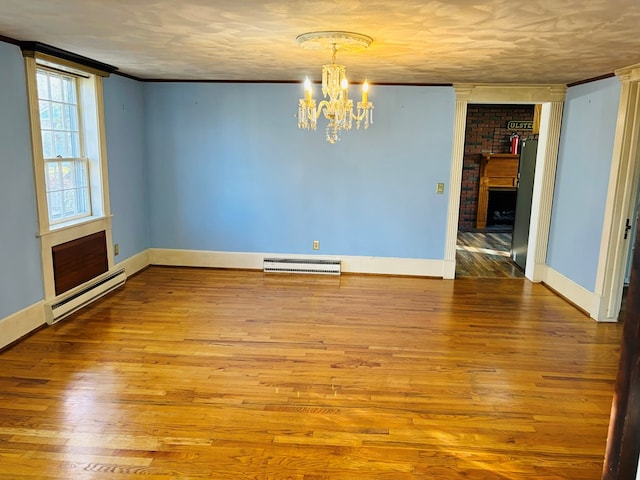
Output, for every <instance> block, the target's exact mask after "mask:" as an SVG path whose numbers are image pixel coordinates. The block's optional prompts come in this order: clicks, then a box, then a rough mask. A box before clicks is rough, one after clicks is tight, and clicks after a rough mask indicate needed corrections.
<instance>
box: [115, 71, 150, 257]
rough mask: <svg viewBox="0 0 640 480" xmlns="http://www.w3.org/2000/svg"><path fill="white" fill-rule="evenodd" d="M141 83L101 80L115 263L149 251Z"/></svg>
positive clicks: (119, 78) (120, 79) (121, 79)
mask: <svg viewBox="0 0 640 480" xmlns="http://www.w3.org/2000/svg"><path fill="white" fill-rule="evenodd" d="M143 107H144V84H142V83H140V82H137V81H135V80H130V79H128V78H124V77H121V76H119V75H112V76H110V77H109V78H106V79H105V80H104V109H105V130H106V136H107V157H108V159H109V186H110V190H111V212H112V213H113V232H112V234H113V242H114V243H117V244H118V245H119V247H120V254H119V255H118V256H116V257H115V261H116V263H118V262H120V261H122V260H126V259H127V258H129V257H131V256H132V255H135V254H137V253H140V252H142V251H144V250H146V249H147V248H149V228H148V211H149V205H148V202H147V199H148V196H147V173H146V162H145V150H144V108H143Z"/></svg>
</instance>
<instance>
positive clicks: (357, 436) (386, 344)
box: [0, 267, 622, 480]
mask: <svg viewBox="0 0 640 480" xmlns="http://www.w3.org/2000/svg"><path fill="white" fill-rule="evenodd" d="M621 332H622V326H621V325H619V324H597V323H595V322H594V321H593V320H591V319H589V318H587V317H586V316H584V315H583V314H581V313H580V312H578V311H577V310H576V309H574V308H573V307H572V306H571V305H569V304H568V303H566V302H565V301H563V300H562V299H560V298H559V297H557V296H555V295H554V294H553V293H551V292H550V291H549V290H548V289H546V288H545V287H543V286H542V285H538V284H532V283H530V282H528V281H525V280H508V281H507V280H504V279H486V278H485V279H459V280H455V281H449V280H439V279H423V278H422V279H421V278H405V277H384V276H357V275H343V276H342V277H328V276H310V275H284V274H263V273H261V272H250V271H225V270H210V269H188V268H162V267H151V268H149V269H147V270H145V271H144V272H142V273H140V274H138V275H137V276H135V277H133V278H131V279H129V280H128V281H127V284H126V285H125V287H124V288H123V289H120V290H118V291H116V292H115V293H113V294H111V295H109V296H108V297H106V298H104V299H103V300H101V301H99V302H98V303H96V304H94V305H92V306H90V307H88V308H86V309H85V310H83V311H81V312H79V313H77V314H75V315H74V316H72V317H70V318H68V319H66V320H63V321H62V322H60V323H58V324H56V325H54V326H51V327H47V328H44V329H42V330H40V331H38V332H36V333H35V334H33V335H31V336H30V337H28V338H26V339H25V340H23V341H22V342H20V343H18V344H16V345H15V346H13V347H12V348H10V349H7V350H5V351H4V352H2V353H0V479H3V480H8V479H11V480H25V479H63V480H64V479H74V480H78V479H92V480H106V479H109V480H112V479H115V480H120V479H135V478H144V479H150V480H161V479H163V480H168V479H172V480H175V479H205V478H206V479H233V480H237V479H256V480H257V479H261V480H262V479H293V480H346V479H372V480H373V479H375V480H379V479H430V480H433V479H435V480H438V479H442V480H444V479H446V480H456V479H467V480H468V479H483V480H484V479H487V480H492V479H496V480H506V479H510V480H511V479H580V480H589V479H599V478H600V475H601V469H602V462H603V455H604V448H605V437H606V434H607V425H608V420H609V412H610V407H611V400H612V394H613V387H614V379H615V374H616V369H617V360H618V352H619V343H620V336H621Z"/></svg>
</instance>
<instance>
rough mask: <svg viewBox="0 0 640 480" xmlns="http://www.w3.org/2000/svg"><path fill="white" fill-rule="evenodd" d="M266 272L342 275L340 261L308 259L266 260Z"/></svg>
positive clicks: (264, 263)
mask: <svg viewBox="0 0 640 480" xmlns="http://www.w3.org/2000/svg"><path fill="white" fill-rule="evenodd" d="M263 267H264V271H265V272H274V273H275V272H280V273H320V274H325V275H340V260H315V259H306V258H265V259H264V262H263Z"/></svg>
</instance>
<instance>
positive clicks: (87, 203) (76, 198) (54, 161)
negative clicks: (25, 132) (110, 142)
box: [36, 62, 92, 226]
mask: <svg viewBox="0 0 640 480" xmlns="http://www.w3.org/2000/svg"><path fill="white" fill-rule="evenodd" d="M36 63H37V62H36ZM36 74H37V75H41V74H44V75H46V82H45V83H46V85H47V87H51V77H59V78H60V79H61V80H64V79H67V80H70V83H71V84H72V85H73V98H71V99H70V100H69V99H66V98H65V99H61V100H54V99H53V98H51V97H50V95H44V94H43V92H42V91H40V87H38V101H39V105H40V106H42V102H45V103H47V104H48V107H49V108H48V112H49V116H50V125H49V127H50V128H42V124H41V133H42V143H43V154H44V155H46V153H47V152H46V150H47V149H46V147H45V141H44V132H46V131H49V132H51V142H52V144H55V141H54V139H55V134H56V133H59V132H66V133H67V134H68V135H69V137H68V138H67V141H66V142H65V143H67V142H68V143H69V144H74V145H73V146H75V147H76V148H75V149H74V148H72V149H71V151H70V152H65V153H66V154H69V153H71V155H65V156H62V155H60V154H59V155H57V156H44V155H43V156H44V158H43V168H44V169H45V190H46V193H47V208H48V215H49V223H50V225H52V226H53V225H56V224H65V223H68V222H71V221H74V220H77V219H79V218H83V217H90V216H91V215H92V210H91V186H90V182H89V168H90V165H89V159H88V158H87V157H85V156H84V125H83V121H82V103H81V99H80V95H79V91H80V82H79V79H80V78H82V77H79V76H78V75H77V74H74V73H70V72H66V71H62V70H60V69H52V68H49V67H46V66H43V65H38V66H37V69H36ZM40 86H41V85H40ZM63 90H64V89H63ZM56 104H57V105H58V108H59V109H61V110H65V109H73V112H71V111H69V112H68V116H69V117H73V116H75V117H76V121H75V125H73V121H71V122H69V123H70V124H69V125H64V127H63V128H56V127H55V126H54V125H53V117H54V114H53V111H54V107H55V105H56ZM63 117H64V118H66V117H67V115H63ZM40 121H41V122H42V110H40ZM74 133H75V134H76V139H75V141H74V140H73V139H72V137H73V134H74ZM69 146H70V145H69ZM55 153H56V152H54V151H52V152H50V154H51V155H55ZM73 153H75V156H74V155H73ZM65 163H69V164H71V165H72V168H71V175H70V176H71V177H72V179H73V180H72V185H73V187H71V188H65V186H64V185H63V178H62V177H63V174H62V171H63V169H64V164H65ZM51 166H54V170H57V171H58V173H57V176H59V177H60V178H59V179H60V184H59V187H58V188H57V189H56V190H53V189H52V185H50V171H51V168H50V167H51ZM78 170H80V171H81V175H82V176H81V177H80V178H78ZM69 191H72V193H71V195H72V197H73V202H72V203H73V204H74V205H75V208H72V209H71V211H70V212H69V213H67V211H65V210H66V209H65V204H66V203H67V200H66V199H65V197H66V196H67V194H68V192H69ZM56 194H57V195H56ZM54 195H56V196H58V198H59V201H58V202H56V203H57V204H59V205H60V207H59V208H60V210H61V216H60V217H59V218H56V217H55V216H54V203H53V201H52V197H53V196H54ZM79 207H83V208H82V210H80V208H79Z"/></svg>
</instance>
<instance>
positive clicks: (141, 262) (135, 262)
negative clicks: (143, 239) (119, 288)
mask: <svg viewBox="0 0 640 480" xmlns="http://www.w3.org/2000/svg"><path fill="white" fill-rule="evenodd" d="M148 266H149V250H144V251H142V252H140V253H137V254H135V255H132V256H131V257H129V258H127V259H125V260H123V261H121V262H119V263H117V264H116V265H115V266H114V267H113V269H114V270H120V269H121V268H124V272H125V273H126V275H127V278H128V277H130V276H131V275H134V274H136V273H138V272H139V271H140V270H143V269H144V268H147V267H148Z"/></svg>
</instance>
